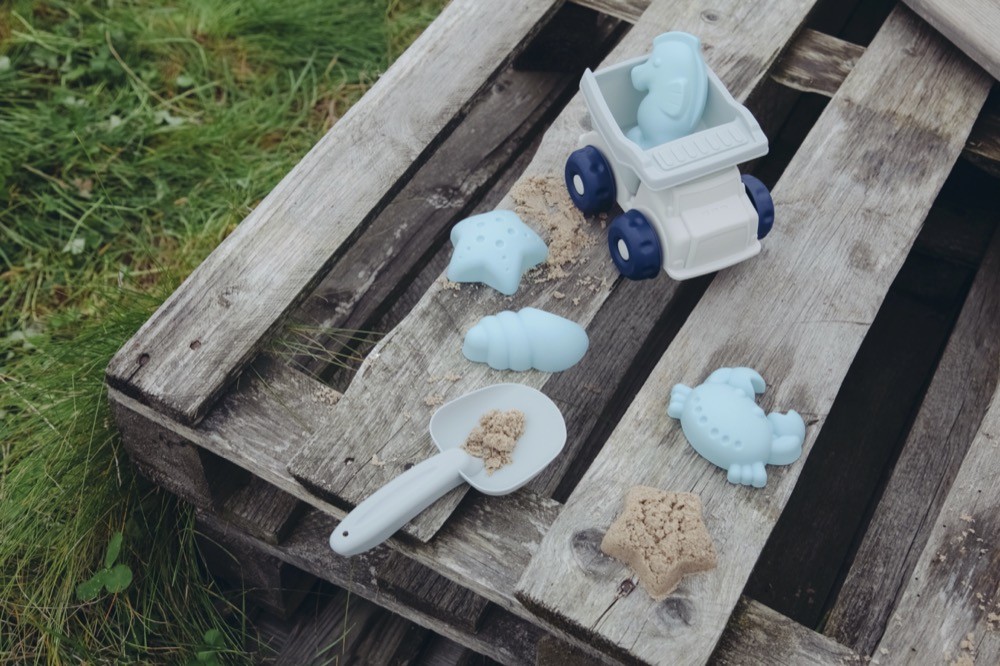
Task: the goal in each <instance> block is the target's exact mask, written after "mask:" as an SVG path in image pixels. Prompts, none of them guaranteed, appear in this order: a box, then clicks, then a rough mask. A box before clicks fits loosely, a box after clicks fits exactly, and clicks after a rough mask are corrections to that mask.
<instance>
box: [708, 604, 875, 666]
mask: <svg viewBox="0 0 1000 666" xmlns="http://www.w3.org/2000/svg"><path fill="white" fill-rule="evenodd" d="M854 661H858V657H857V655H856V654H855V653H854V652H852V651H851V650H850V649H849V648H847V647H844V646H843V645H841V644H840V643H837V642H836V641H834V640H831V639H829V638H827V637H825V636H823V635H822V634H818V633H816V632H815V631H812V630H811V629H807V628H806V627H803V626H802V625H801V624H799V623H797V622H793V621H792V620H789V619H788V618H787V617H785V616H784V615H782V614H781V613H778V612H775V611H773V610H771V609H770V608H768V607H767V606H764V605H763V604H759V603H757V602H755V601H751V600H750V599H748V598H747V597H742V598H741V599H740V601H739V603H738V604H736V608H735V610H734V611H733V616H732V618H730V620H729V624H728V625H727V626H726V630H725V631H724V632H722V638H720V639H719V645H718V647H716V649H715V653H714V654H713V655H712V658H711V660H710V663H712V664H719V665H720V666H728V665H729V664H733V665H734V666H735V665H736V664H739V666H755V665H757V664H759V665H760V666H769V665H770V664H796V666H803V665H805V664H817V665H819V664H825V665H828V666H834V665H842V664H846V663H851V662H854Z"/></svg>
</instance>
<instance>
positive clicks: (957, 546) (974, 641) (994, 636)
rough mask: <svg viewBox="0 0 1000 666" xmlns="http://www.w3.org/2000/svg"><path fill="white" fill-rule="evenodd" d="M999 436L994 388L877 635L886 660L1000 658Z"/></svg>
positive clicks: (999, 395) (999, 401)
mask: <svg viewBox="0 0 1000 666" xmlns="http://www.w3.org/2000/svg"><path fill="white" fill-rule="evenodd" d="M987 334H988V335H989V334H992V333H987ZM998 360H1000V357H997V356H996V355H994V357H993V359H992V364H993V365H994V366H996V365H997V364H998ZM998 443H1000V390H997V391H996V392H994V394H993V398H992V402H991V404H990V407H989V410H988V411H987V413H986V416H985V417H984V418H983V421H982V424H981V425H980V428H979V432H978V433H977V434H976V436H975V439H974V440H973V442H972V445H971V446H970V447H969V451H968V453H967V454H966V456H965V460H964V461H963V462H962V466H961V468H960V469H959V471H958V475H957V476H956V477H955V481H954V483H953V484H952V487H951V492H950V493H949V494H948V497H947V498H946V499H945V502H944V506H943V507H942V509H941V513H940V514H939V515H938V516H937V517H936V518H935V520H934V528H933V530H932V531H931V534H930V538H929V539H928V541H927V545H926V546H925V547H924V549H923V552H922V553H921V555H920V559H919V561H918V562H917V565H916V567H915V568H914V570H913V573H912V574H911V575H910V576H908V578H909V582H908V583H907V586H906V589H905V591H904V592H903V594H902V597H901V599H900V601H899V604H898V606H897V608H896V609H895V610H894V612H893V615H892V617H891V618H890V620H889V624H888V626H887V627H886V631H885V636H884V637H883V638H882V641H881V642H880V643H879V647H878V651H877V653H878V654H879V655H883V656H884V658H885V660H886V661H900V662H902V661H906V662H909V663H968V664H972V663H982V664H996V663H1000V632H998V631H997V628H998V624H1000V547H998V545H997V542H996V535H997V533H998V532H1000V493H998V492H997V477H998V475H1000V469H998V465H997V459H998V458H997V446H998Z"/></svg>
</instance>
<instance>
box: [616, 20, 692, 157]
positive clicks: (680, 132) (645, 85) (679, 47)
mask: <svg viewBox="0 0 1000 666" xmlns="http://www.w3.org/2000/svg"><path fill="white" fill-rule="evenodd" d="M632 86H633V87H634V88H635V89H636V90H638V91H646V90H648V91H649V93H648V94H647V95H646V97H645V98H643V100H642V102H640V103H639V109H638V111H637V112H636V121H637V122H638V125H637V126H636V127H633V128H632V129H630V130H629V131H628V134H627V136H628V138H629V139H631V140H632V141H634V142H635V143H637V144H639V147H640V148H642V149H643V150H649V149H650V148H653V147H655V146H659V145H660V144H662V143H666V142H667V141H673V140H674V139H679V138H681V137H682V136H687V135H688V134H690V133H691V132H693V131H694V129H695V127H696V126H697V125H698V121H700V120H701V115H702V113H704V112H705V102H706V101H707V100H708V71H707V68H706V67H705V61H704V60H702V58H701V42H700V41H699V40H698V38H697V37H695V36H694V35H690V34H688V33H686V32H667V33H664V34H662V35H660V36H659V37H657V38H656V39H654V40H653V53H652V54H651V55H650V56H649V58H648V59H647V60H646V61H645V62H644V63H642V64H641V65H637V66H636V67H634V68H633V69H632Z"/></svg>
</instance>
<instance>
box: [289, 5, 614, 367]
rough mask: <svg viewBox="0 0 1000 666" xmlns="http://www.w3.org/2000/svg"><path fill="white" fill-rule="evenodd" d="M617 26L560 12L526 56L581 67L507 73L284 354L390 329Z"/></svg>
mask: <svg viewBox="0 0 1000 666" xmlns="http://www.w3.org/2000/svg"><path fill="white" fill-rule="evenodd" d="M618 25H619V22H617V21H612V20H610V19H605V20H599V19H598V16H597V15H595V14H594V13H593V12H588V11H586V10H584V9H582V8H579V7H575V6H570V7H566V6H564V7H563V8H562V9H560V10H559V11H558V12H557V13H556V15H555V16H554V17H553V18H552V20H551V21H549V23H547V24H546V26H545V28H543V30H542V31H541V32H540V33H539V34H538V35H537V36H536V37H535V38H533V39H532V41H531V44H530V45H529V47H528V49H527V52H534V51H536V50H537V51H540V52H546V53H547V52H549V51H555V52H561V51H563V50H570V51H571V52H572V53H573V55H574V56H575V60H574V64H573V67H572V68H565V67H560V68H558V69H555V68H553V69H548V68H547V67H548V64H547V63H545V62H544V61H540V59H538V58H533V64H534V65H535V68H533V69H532V70H531V71H527V70H524V69H519V68H517V67H515V66H514V64H511V65H510V66H508V68H507V69H506V70H504V71H503V72H501V73H500V74H499V76H498V77H497V78H496V80H495V81H494V82H492V83H491V84H490V86H489V88H488V90H486V91H485V92H484V93H482V94H481V95H479V97H478V98H477V99H476V102H475V104H474V105H473V106H472V108H471V109H470V110H469V112H468V113H467V115H466V116H465V117H464V118H463V119H462V121H461V122H460V123H459V125H458V126H457V127H456V128H455V129H454V131H452V132H451V134H449V135H448V137H447V138H445V139H444V141H443V142H442V143H441V145H440V146H439V147H438V148H437V149H436V150H435V151H434V154H433V155H431V156H430V157H429V158H428V160H427V161H426V162H425V163H424V164H422V165H421V166H420V168H419V170H417V172H416V173H415V174H414V175H413V176H412V178H410V180H409V182H407V183H406V185H405V186H404V187H403V189H402V190H401V191H400V192H399V193H398V194H397V195H396V196H395V197H394V198H393V199H392V201H390V202H389V203H388V204H387V205H386V207H385V208H384V209H383V210H382V211H381V212H380V213H379V214H378V215H377V216H376V217H375V219H374V220H373V221H372V222H371V224H370V225H369V226H368V227H367V228H366V230H365V233H364V234H363V235H362V236H361V238H359V239H358V241H357V242H356V243H354V244H353V245H352V246H351V247H350V248H349V249H348V250H347V252H346V253H345V254H344V256H343V257H341V258H340V259H339V260H338V261H337V263H336V264H334V266H333V268H332V269H331V270H330V272H329V273H328V274H327V275H326V277H324V278H323V280H322V282H320V284H319V286H317V287H316V289H315V290H313V292H312V293H311V294H310V295H309V297H308V298H307V299H306V300H305V302H304V303H303V304H302V305H301V306H300V307H299V308H298V309H297V310H296V311H295V312H294V314H292V315H291V317H290V320H291V322H292V323H293V324H294V327H293V329H292V330H290V331H286V332H283V333H282V334H279V335H278V336H277V338H276V342H278V346H279V347H280V346H281V343H280V341H281V340H288V342H289V344H288V345H287V346H288V347H289V348H291V349H293V350H294V349H295V348H302V347H306V346H308V347H309V349H310V350H315V349H322V348H323V347H327V348H330V349H331V351H332V352H336V351H338V350H339V347H340V346H341V345H343V344H345V343H346V342H347V341H345V340H344V339H339V340H338V339H336V338H333V339H331V337H330V336H329V335H328V334H327V333H324V331H328V330H330V329H346V330H348V331H352V330H386V329H373V328H372V320H373V319H374V318H376V317H377V316H378V315H379V313H380V312H381V311H382V310H384V309H385V307H386V303H387V302H390V301H391V300H392V299H393V297H395V296H396V295H397V294H398V293H399V292H400V291H402V290H403V289H404V287H405V286H406V285H408V284H409V283H410V282H411V281H412V279H413V274H414V273H416V272H417V271H419V270H420V268H421V266H422V265H423V263H425V262H427V261H428V260H429V258H430V256H431V255H432V254H433V253H434V252H435V251H437V250H438V249H439V248H440V247H441V246H442V245H444V244H445V243H446V242H447V232H448V229H449V228H450V227H451V225H452V224H453V223H454V222H456V221H458V220H459V219H461V218H462V217H464V216H466V215H468V214H469V213H470V209H471V208H473V207H474V208H475V209H481V208H482V207H483V206H482V203H481V201H482V199H483V198H484V196H485V195H486V194H488V193H489V192H491V191H492V189H493V187H494V184H495V183H496V182H497V181H498V180H502V179H504V178H505V177H506V174H507V172H508V171H509V170H511V168H512V167H513V166H514V165H516V164H517V163H518V162H519V159H520V155H521V153H522V152H524V151H525V150H526V149H527V148H528V146H530V145H531V144H532V142H533V141H534V140H535V138H536V137H537V136H538V135H540V134H541V133H542V132H543V131H544V130H545V128H546V127H547V125H548V123H549V122H551V120H552V118H553V117H555V115H556V114H557V112H558V110H559V109H561V108H562V107H563V106H564V105H565V104H566V102H567V101H569V99H570V97H572V95H573V93H575V92H576V89H577V87H578V83H579V80H580V76H581V75H582V73H583V70H584V69H585V68H586V67H587V66H589V65H593V64H596V63H597V62H599V60H600V57H601V56H603V55H604V54H605V53H607V51H608V50H610V48H611V46H610V42H611V41H613V40H614V39H615V38H616V35H617V30H616V28H617V26H618ZM527 52H526V53H527ZM556 64H557V65H559V64H561V63H556ZM540 67H541V68H542V69H539V68H540ZM516 173H519V171H517V172H515V177H516ZM507 189H509V187H508V188H505V189H504V190H503V192H504V193H505V192H506V191H507ZM497 200H499V199H497ZM493 203H495V201H494V202H493ZM490 207H491V208H492V206H490ZM435 277H436V276H435ZM303 325H305V326H303ZM295 361H296V365H298V366H299V367H301V368H304V369H306V370H309V371H311V372H320V371H321V370H322V369H323V368H324V367H325V366H326V365H327V364H329V363H330V358H329V355H327V354H322V353H319V354H317V353H315V352H313V353H312V354H299V355H297V356H296V357H295Z"/></svg>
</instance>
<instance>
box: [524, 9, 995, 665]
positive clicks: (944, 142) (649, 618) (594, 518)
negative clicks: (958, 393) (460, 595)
mask: <svg viewBox="0 0 1000 666" xmlns="http://www.w3.org/2000/svg"><path fill="white" fill-rule="evenodd" d="M927 85H930V86H931V87H932V88H933V89H934V90H935V96H934V99H933V100H931V99H928V98H927V96H926V95H924V94H923V92H922V90H924V89H925V88H924V86H927ZM989 85H990V81H989V80H988V79H987V78H986V77H985V76H983V74H982V72H980V71H978V70H977V69H975V68H972V67H969V66H968V64H967V61H966V60H965V59H964V58H963V57H962V56H961V55H960V54H958V53H957V51H955V50H954V49H952V48H951V47H950V45H948V44H946V43H945V42H944V41H943V40H941V39H940V38H939V37H938V36H937V35H936V34H935V33H934V32H933V31H932V30H930V29H929V28H927V27H926V26H924V25H923V24H922V22H921V21H920V20H919V19H917V17H915V16H914V15H913V14H912V13H910V12H909V11H907V10H898V9H897V10H895V11H894V12H893V14H892V15H891V17H890V19H889V20H888V21H887V22H886V23H885V25H884V26H883V27H882V29H881V30H880V32H879V34H878V36H877V37H876V38H875V40H874V41H873V43H872V45H871V46H870V47H869V48H868V50H867V51H866V52H865V55H864V56H863V57H862V59H861V60H860V61H859V63H858V65H857V67H855V69H854V70H853V71H852V73H851V75H850V76H849V77H848V78H847V80H846V81H845V83H844V85H843V86H842V87H841V89H840V90H839V91H838V93H837V95H836V96H835V97H834V99H833V100H832V102H831V103H830V105H829V106H828V107H827V109H826V110H825V111H824V113H823V115H822V116H821V118H820V120H819V122H818V123H817V125H816V126H815V127H814V128H813V131H812V132H811V133H810V135H809V137H808V138H807V139H806V142H805V143H804V144H803V146H802V147H801V148H800V150H799V151H798V153H797V154H796V157H795V159H793V161H792V163H791V164H790V165H789V167H788V168H787V169H786V171H785V174H786V175H785V176H784V177H783V178H782V180H781V181H780V182H779V184H778V186H777V187H776V188H775V190H774V198H775V203H776V207H777V208H778V210H781V211H784V213H783V217H784V218H785V219H788V220H794V221H796V222H793V223H791V224H788V225H787V226H784V227H781V228H780V229H777V230H776V232H775V234H777V237H776V238H774V237H772V238H771V239H770V240H771V242H770V243H769V244H768V246H767V249H766V250H765V252H764V254H763V255H762V257H761V258H759V259H758V260H755V261H753V262H747V263H744V264H741V265H739V266H737V267H734V268H733V269H730V270H728V271H726V272H724V273H722V274H720V275H718V276H717V277H716V278H715V280H714V281H713V283H712V285H711V286H710V287H709V289H708V290H707V292H706V293H705V295H704V296H703V298H702V300H701V302H700V303H699V305H698V307H697V308H696V309H695V310H694V312H693V313H692V314H691V316H690V317H689V318H688V320H687V322H686V323H685V325H684V327H683V328H682V329H681V331H680V333H679V334H678V336H677V338H675V340H674V341H673V343H672V344H671V345H670V347H669V348H668V350H667V352H666V354H665V355H664V357H663V359H662V360H661V361H660V363H659V364H658V365H657V367H656V368H655V369H654V370H653V373H652V375H651V378H650V380H649V381H648V382H647V383H646V385H645V386H644V388H643V389H642V391H641V392H640V393H639V395H638V396H637V397H636V399H635V400H634V401H633V403H632V405H631V407H630V408H629V411H628V412H627V413H626V415H625V417H624V419H623V420H622V422H621V423H619V425H618V427H617V428H616V430H615V432H614V434H613V435H612V437H611V438H610V440H609V441H608V443H607V444H606V445H605V446H604V448H603V449H602V451H601V453H600V455H599V456H598V458H597V460H596V461H595V463H594V464H593V465H592V466H591V468H590V470H589V471H588V473H587V475H586V476H585V477H584V479H583V480H582V481H581V483H580V485H578V486H577V488H576V490H575V491H574V493H573V495H572V496H571V498H570V500H569V502H568V503H567V504H566V506H565V508H564V509H563V510H562V512H561V513H560V514H559V518H558V519H557V520H556V522H555V524H554V525H553V526H552V528H551V529H550V530H549V531H548V533H547V534H546V537H545V539H544V540H543V542H542V545H541V547H540V548H539V550H538V552H537V553H536V554H535V556H534V558H533V559H532V562H531V564H530V565H529V567H528V569H527V571H526V572H525V575H524V577H523V578H522V580H521V581H520V583H519V584H518V592H517V594H518V597H519V598H520V599H521V600H522V602H524V603H525V605H527V606H528V607H529V608H531V609H532V610H534V611H536V612H537V613H539V614H540V615H541V616H543V617H546V618H547V619H549V620H551V621H554V622H561V623H562V624H563V625H564V626H565V627H566V628H567V629H569V630H571V631H573V632H575V633H576V634H577V635H578V636H581V637H588V638H590V639H591V640H594V641H599V642H600V643H602V644H604V645H607V646H608V647H610V648H612V649H615V650H616V651H617V652H616V653H618V654H622V655H627V656H628V657H630V658H635V659H639V660H645V661H655V660H657V659H658V655H662V654H664V653H665V651H666V653H669V654H675V655H678V663H681V662H683V663H701V662H703V661H704V660H705V659H706V658H707V657H708V654H709V652H710V651H711V649H712V647H713V646H714V645H715V644H716V643H717V642H718V640H719V636H720V633H721V631H722V628H723V627H724V625H725V622H726V619H727V618H728V616H729V614H730V613H731V611H732V609H733V607H734V605H735V604H736V602H737V599H738V597H739V594H740V592H741V591H742V589H743V586H744V585H745V583H746V579H747V577H748V576H749V574H750V571H751V569H752V567H753V565H754V562H755V561H756V559H757V554H758V553H759V552H760V549H761V548H762V547H763V545H764V542H765V540H766V538H767V535H768V533H769V532H770V530H771V528H772V527H773V525H774V522H775V520H776V518H777V515H778V513H780V510H781V507H782V506H783V505H784V503H785V502H786V501H787V498H788V495H789V494H790V492H791V489H792V487H793V486H794V483H795V480H796V478H797V476H798V472H799V470H800V469H801V463H798V464H796V465H792V466H790V467H782V468H772V469H771V470H770V471H769V475H770V482H769V484H768V487H767V488H766V489H763V490H752V489H746V488H737V487H734V486H732V485H729V484H728V483H727V481H726V478H725V474H724V473H722V472H720V471H719V470H717V469H715V468H713V467H712V466H711V465H709V464H708V463H706V462H705V461H704V460H703V459H701V458H700V457H698V456H697V455H696V454H695V453H694V452H693V451H692V450H691V449H690V447H689V445H688V444H687V443H686V442H685V440H684V438H683V434H682V433H681V430H680V428H679V427H678V426H677V425H676V422H674V421H672V420H670V419H668V418H667V417H666V415H665V411H666V405H667V400H668V397H669V394H670V387H671V386H672V385H673V384H674V383H675V382H679V381H684V382H688V383H691V382H698V381H701V380H703V379H704V378H705V377H706V376H707V375H708V374H709V373H710V372H711V371H712V370H714V369H716V368H717V367H720V366H723V365H749V366H751V367H755V368H757V369H758V370H759V371H760V372H761V373H762V374H763V375H764V376H765V377H766V378H767V379H768V380H769V381H770V382H771V386H770V387H769V390H768V393H767V394H766V395H765V398H764V407H765V408H770V407H771V406H772V405H776V406H778V407H779V408H781V409H782V410H784V409H788V408H795V409H797V410H799V411H800V413H802V414H803V415H804V416H805V417H806V418H807V419H808V421H809V423H810V425H811V426H812V427H810V428H809V431H808V436H807V445H806V452H805V454H804V455H808V446H809V444H810V443H811V442H812V440H813V439H814V438H815V436H816V433H817V431H818V429H819V428H818V427H817V426H821V425H822V422H823V420H824V418H825V416H826V414H827V413H828V412H829V409H830V405H831V404H832V402H833V399H834V397H835V396H836V393H837V388H838V387H839V385H840V382H841V380H842V379H843V377H844V374H845V373H846V371H847V368H848V367H849V365H850V361H851V359H852V358H853V356H854V353H855V351H856V350H857V348H858V346H859V345H860V342H861V340H862V338H863V336H864V334H865V333H866V331H867V329H868V327H869V326H870V324H871V322H872V319H873V318H874V316H875V313H876V312H877V309H878V305H879V303H880V302H881V300H882V297H883V295H884V293H885V291H886V289H887V288H888V285H889V283H890V282H891V280H892V278H893V276H894V275H895V273H896V271H897V270H898V268H899V266H900V264H901V263H902V261H903V259H904V257H905V256H906V253H907V251H908V249H909V246H910V244H911V243H912V241H913V239H914V237H915V236H916V232H917V231H918V229H919V227H920V224H921V223H922V221H923V218H924V215H925V214H926V212H927V210H928V209H929V208H930V205H931V203H932V202H933V200H934V197H935V196H936V194H937V191H938V189H939V188H940V187H941V184H942V183H943V181H944V179H945V177H946V176H947V174H948V172H949V171H950V169H951V166H952V164H953V163H954V161H955V159H956V158H957V157H958V154H959V151H960V149H961V147H962V145H963V143H964V141H965V139H966V137H967V135H968V132H969V130H970V128H971V126H972V123H973V121H974V120H975V118H976V115H977V114H978V111H979V108H980V107H981V105H982V103H983V101H984V100H985V98H986V94H987V92H988V90H989ZM911 183H919V188H913V187H912V186H911ZM807 220H808V222H806V221H807ZM635 484H644V485H653V486H656V487H661V488H666V489H670V490H676V491H682V490H683V491H693V492H698V493H699V494H700V495H701V498H702V501H703V503H704V505H705V516H706V522H707V523H708V526H709V531H710V532H711V533H712V535H713V537H714V538H715V541H716V547H717V549H718V551H719V566H718V569H717V570H715V571H713V572H710V573H708V574H705V575H700V576H693V577H690V578H689V579H688V580H685V581H684V582H683V583H682V584H681V587H680V589H679V591H678V593H677V594H676V595H675V596H673V597H671V598H669V599H667V600H666V601H664V602H661V603H654V602H652V601H651V600H650V598H649V597H648V596H647V595H646V594H644V593H642V592H641V591H640V592H639V593H632V594H629V595H627V596H622V595H621V594H620V593H619V589H620V588H619V584H620V583H621V581H622V580H623V578H627V577H628V573H627V570H626V569H625V568H624V567H623V566H611V567H608V568H607V569H606V570H602V571H600V572H593V571H587V572H586V574H584V573H583V572H582V571H581V569H580V564H579V563H578V560H577V559H576V557H575V556H574V544H578V543H579V541H580V539H579V538H578V535H580V534H587V533H592V532H595V531H596V532H597V533H600V532H603V531H604V530H605V529H606V528H607V526H608V525H609V524H610V522H611V520H612V518H613V517H614V516H615V515H616V514H617V513H618V511H619V510H620V506H621V502H622V498H623V497H624V494H625V491H626V490H627V489H628V487H630V486H632V485H635Z"/></svg>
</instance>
